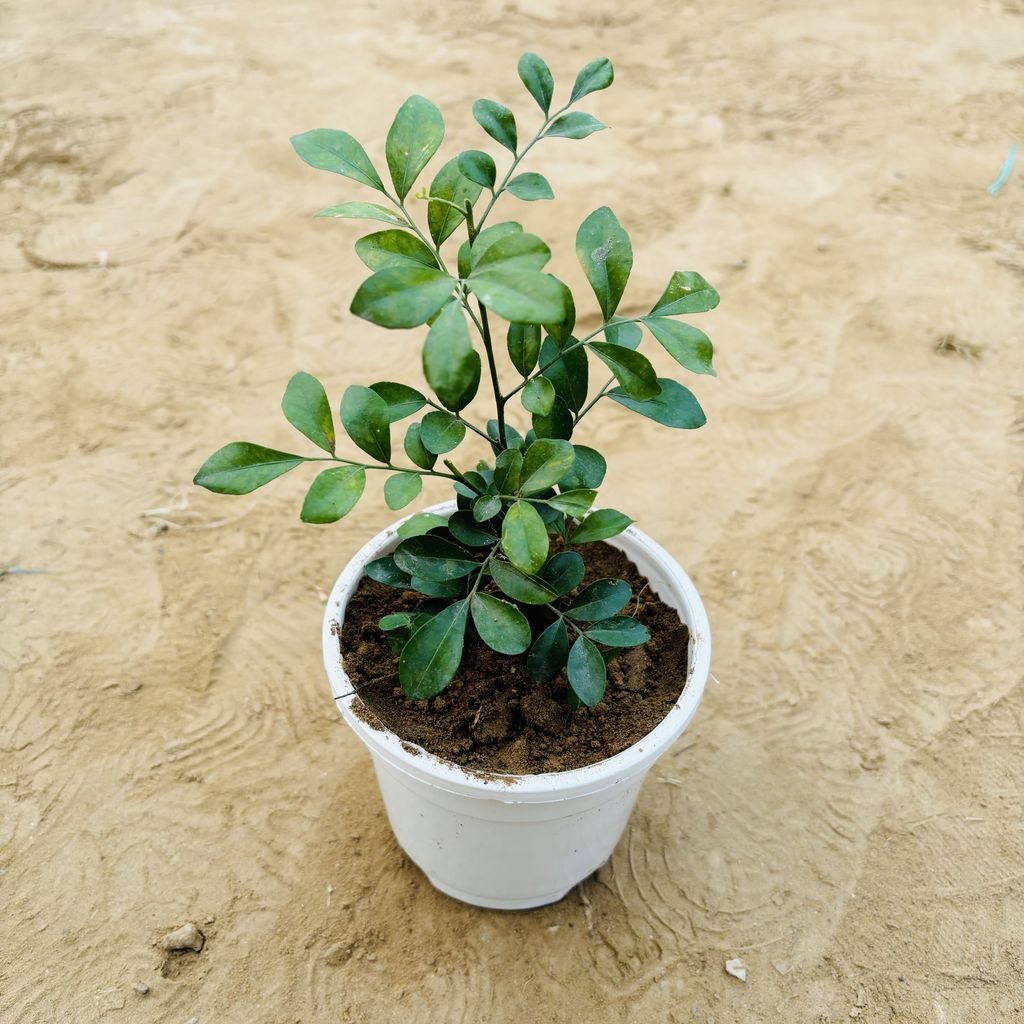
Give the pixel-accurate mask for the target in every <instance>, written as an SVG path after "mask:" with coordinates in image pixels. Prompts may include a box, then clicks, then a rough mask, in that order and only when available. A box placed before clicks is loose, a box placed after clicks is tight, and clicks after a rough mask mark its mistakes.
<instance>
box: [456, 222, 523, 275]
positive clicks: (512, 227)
mask: <svg viewBox="0 0 1024 1024" xmlns="http://www.w3.org/2000/svg"><path fill="white" fill-rule="evenodd" d="M522 230H523V225H522V224H517V223H516V222H515V221H514V220H505V221H502V222H501V223H500V224H492V225H491V226H490V227H486V228H484V229H483V231H481V232H480V234H478V235H477V236H476V240H475V241H474V242H473V245H472V247H470V246H469V243H468V242H463V243H462V247H461V248H460V250H459V252H460V262H459V266H460V267H461V266H462V260H461V253H462V249H465V250H466V252H467V253H468V261H467V262H468V266H469V270H467V271H466V272H465V273H464V274H463V273H462V271H461V269H460V271H459V274H460V276H462V277H469V273H470V270H472V268H473V267H475V266H476V265H477V264H478V263H479V262H480V260H481V259H482V258H483V255H484V253H485V252H487V250H488V249H489V248H490V247H491V246H492V245H494V244H495V242H498V241H500V240H501V239H502V238H507V237H508V236H509V235H515V234H519V233H521V232H522Z"/></svg>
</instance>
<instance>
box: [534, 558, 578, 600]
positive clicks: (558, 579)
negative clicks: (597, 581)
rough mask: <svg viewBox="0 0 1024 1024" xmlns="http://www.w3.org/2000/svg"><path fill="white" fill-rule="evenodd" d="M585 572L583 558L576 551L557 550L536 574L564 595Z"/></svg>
mask: <svg viewBox="0 0 1024 1024" xmlns="http://www.w3.org/2000/svg"><path fill="white" fill-rule="evenodd" d="M585 573H586V567H585V565H584V564H583V558H582V557H581V556H580V554H579V552H578V551H559V553H558V554H557V555H552V556H551V558H550V559H549V560H548V563H547V565H545V566H544V568H543V569H541V571H540V572H539V573H538V574H537V575H538V576H539V577H540V578H541V579H542V580H544V582H545V583H547V584H549V585H550V586H551V588H552V589H553V590H554V591H555V592H556V593H557V594H558V596H559V597H565V595H566V594H568V593H569V591H570V590H575V589H576V588H577V587H578V586H579V585H580V584H581V583H582V582H583V577H584V575H585Z"/></svg>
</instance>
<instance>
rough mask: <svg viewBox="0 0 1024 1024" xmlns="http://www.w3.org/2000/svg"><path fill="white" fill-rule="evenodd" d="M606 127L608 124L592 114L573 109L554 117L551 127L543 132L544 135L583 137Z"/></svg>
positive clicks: (564, 137)
mask: <svg viewBox="0 0 1024 1024" xmlns="http://www.w3.org/2000/svg"><path fill="white" fill-rule="evenodd" d="M607 127H608V125H606V124H602V123H601V122H600V121H598V119H597V118H596V117H594V116H593V115H592V114H584V113H583V112H582V111H579V110H573V111H570V112H569V113H568V114H563V115H562V116H561V117H557V118H555V120H554V121H553V122H552V124H551V127H550V128H548V130H547V131H546V132H545V133H544V137H545V138H547V137H548V136H552V137H553V138H556V139H585V138H586V137H587V136H588V135H593V134H594V132H600V131H603V130H604V129H605V128H607Z"/></svg>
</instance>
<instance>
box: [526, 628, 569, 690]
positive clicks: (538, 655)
mask: <svg viewBox="0 0 1024 1024" xmlns="http://www.w3.org/2000/svg"><path fill="white" fill-rule="evenodd" d="M568 655H569V633H568V632H567V630H566V628H565V623H564V622H563V621H562V620H561V619H555V621H554V622H552V623H551V625H550V626H548V628H547V629H545V630H544V632H543V633H541V635H540V636H539V637H537V639H536V640H535V641H534V643H533V646H532V647H531V648H530V653H529V654H528V655H527V656H526V671H527V672H529V673H530V678H531V679H532V680H533V681H534V682H537V683H546V682H547V681H548V680H549V679H554V678H555V676H557V675H558V673H559V672H561V671H562V669H563V668H564V667H565V659H566V658H567V657H568Z"/></svg>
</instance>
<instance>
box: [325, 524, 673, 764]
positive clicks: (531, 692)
mask: <svg viewBox="0 0 1024 1024" xmlns="http://www.w3.org/2000/svg"><path fill="white" fill-rule="evenodd" d="M604 577H619V578H621V579H624V580H626V581H627V582H628V583H629V584H630V585H631V586H632V587H633V594H634V600H633V602H632V603H631V604H630V605H629V606H628V607H627V609H626V610H627V611H628V612H630V613H631V614H633V615H634V617H635V618H637V619H639V620H640V621H641V622H642V623H644V625H646V626H647V628H648V629H649V630H650V633H651V640H650V641H649V642H648V643H646V644H644V645H643V646H642V647H637V648H633V649H632V650H627V651H623V652H622V653H621V654H620V655H619V656H618V657H617V658H616V659H615V660H614V661H613V662H612V663H611V664H610V665H609V666H608V689H607V691H606V693H605V696H604V698H603V699H602V701H601V702H600V704H598V705H597V707H595V708H580V709H579V710H571V709H570V708H569V705H568V703H567V701H566V685H567V684H566V679H565V673H564V671H563V673H562V674H561V675H560V676H559V677H557V678H556V679H553V680H552V681H551V682H548V683H535V682H533V680H531V679H530V677H529V676H528V675H527V672H526V656H525V655H520V656H518V657H508V656H507V655H503V654H497V653H495V652H494V651H492V650H491V649H490V648H489V647H487V646H486V645H485V644H484V643H483V642H482V641H481V640H480V639H479V637H478V636H477V635H476V633H475V632H474V630H473V626H472V622H471V623H470V625H469V626H468V628H467V630H466V644H465V651H464V654H463V658H462V666H461V667H460V669H459V672H458V674H457V675H456V677H455V679H453V680H452V682H451V684H450V685H449V686H448V688H447V689H446V690H445V691H444V692H443V693H441V694H439V695H438V696H437V697H434V698H433V699H432V700H429V701H410V700H409V699H408V698H407V697H406V696H405V695H404V694H403V692H402V690H401V687H400V686H399V683H398V657H397V655H395V654H393V653H392V651H391V648H390V647H389V646H388V642H387V640H386V639H385V637H384V634H383V633H382V632H381V631H380V629H379V628H378V627H377V622H378V621H379V620H380V618H381V616H383V615H386V614H387V613H388V612H395V611H402V610H407V609H410V608H413V607H415V606H416V605H417V604H418V603H419V602H420V601H421V600H423V598H422V597H421V596H420V595H418V594H414V593H401V592H399V591H396V590H393V589H392V588H390V587H386V586H383V585H382V584H380V583H376V582H374V581H373V580H371V579H369V578H368V577H364V578H363V581H362V583H361V584H360V585H359V588H358V589H357V591H356V592H355V594H354V595H353V597H352V600H351V601H350V602H349V604H348V609H347V611H346V614H345V622H344V625H343V628H342V633H341V650H342V654H343V657H344V660H345V670H346V671H347V672H348V675H349V678H350V679H351V680H352V685H353V686H354V687H355V688H356V689H357V690H358V691H359V697H360V698H361V699H362V701H363V702H364V704H365V707H363V708H359V707H358V699H357V703H356V709H357V710H359V711H360V712H361V713H362V715H363V717H365V718H366V720H367V721H369V722H371V723H374V722H375V723H378V724H383V725H385V726H386V727H387V728H388V729H390V730H391V731H392V732H394V733H396V734H397V735H398V736H400V737H401V738H402V739H403V740H407V741H409V742H411V743H415V744H418V745H419V746H421V747H423V748H424V749H425V750H429V751H430V752H431V753H432V754H436V755H437V756H438V757H443V758H446V759H447V760H449V761H454V762H455V763H456V764H460V765H462V766H463V767H465V768H470V769H473V770H475V771H484V772H497V773H501V774H513V775H527V774H536V773H540V772H557V771H567V770H570V769H573V768H582V767H583V766H584V765H588V764H594V763H595V762H597V761H602V760H604V759H605V758H606V757H611V756H612V755H614V754H617V753H619V752H620V751H622V750H625V749H626V747H628V746H630V745H631V744H633V743H636V742H637V740H639V739H642V738H643V737H644V736H646V735H647V733H649V732H650V731H651V730H652V729H653V728H654V727H655V726H656V725H657V724H658V723H659V722H660V721H661V720H662V719H663V718H664V717H665V715H667V714H668V712H669V710H670V709H671V707H672V705H673V704H674V703H675V702H676V700H677V699H678V697H679V693H680V691H681V690H682V684H683V681H684V680H685V679H686V671H687V655H688V646H689V630H688V629H687V628H686V626H685V625H684V624H683V623H681V622H680V621H679V616H678V614H677V613H676V612H675V611H674V610H673V609H672V608H670V607H669V606H668V605H666V604H664V603H663V602H662V601H661V600H659V598H658V597H657V596H655V595H654V594H653V593H652V591H651V590H650V589H648V587H647V580H646V579H645V577H643V576H642V575H641V574H640V572H639V570H638V569H637V568H636V566H635V565H633V563H632V562H630V561H629V559H628V558H627V557H626V556H625V555H624V554H623V553H622V552H620V551H618V550H616V549H615V548H613V547H611V546H610V545H608V544H600V543H599V544H593V545H591V546H590V548H589V550H588V551H587V576H586V578H585V579H584V581H583V584H581V586H585V585H586V584H587V583H590V582H592V581H593V580H596V579H602V578H604ZM637 605H639V607H638V608H637Z"/></svg>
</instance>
